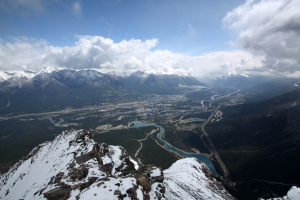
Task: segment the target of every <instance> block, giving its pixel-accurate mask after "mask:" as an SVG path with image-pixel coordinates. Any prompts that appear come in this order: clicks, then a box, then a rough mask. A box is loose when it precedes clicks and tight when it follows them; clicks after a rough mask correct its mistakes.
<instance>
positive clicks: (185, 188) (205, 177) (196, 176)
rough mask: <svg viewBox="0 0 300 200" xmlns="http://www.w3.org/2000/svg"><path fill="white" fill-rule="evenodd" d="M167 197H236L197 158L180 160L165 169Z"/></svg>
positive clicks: (219, 198)
mask: <svg viewBox="0 0 300 200" xmlns="http://www.w3.org/2000/svg"><path fill="white" fill-rule="evenodd" d="M164 186H165V188H166V191H167V192H166V194H165V196H166V199H177V200H179V199H205V200H209V199H211V200H221V199H226V200H230V199H234V198H233V197H232V196H231V195H229V194H228V192H227V191H226V190H225V189H224V188H223V185H222V184H221V183H219V182H217V181H216V180H215V179H214V178H213V176H212V173H211V172H210V171H209V169H208V168H207V167H206V165H205V164H204V163H200V162H198V161H197V159H196V158H186V159H182V160H178V161H177V162H175V163H174V164H173V165H172V166H171V167H170V168H169V169H167V170H165V171H164Z"/></svg>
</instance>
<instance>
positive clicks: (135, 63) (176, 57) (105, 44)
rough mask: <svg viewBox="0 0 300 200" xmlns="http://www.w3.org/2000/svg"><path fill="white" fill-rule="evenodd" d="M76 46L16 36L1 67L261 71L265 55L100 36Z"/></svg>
mask: <svg viewBox="0 0 300 200" xmlns="http://www.w3.org/2000/svg"><path fill="white" fill-rule="evenodd" d="M77 37H78V41H77V42H76V43H75V44H74V46H65V47H54V46H51V45H49V44H47V43H46V42H45V41H44V40H34V39H28V38H16V39H15V42H14V43H8V42H4V41H2V42H1V43H0V69H1V70H5V71H8V70H20V69H28V70H35V71H38V70H42V69H43V68H44V67H47V66H49V67H52V68H69V69H97V70H100V71H103V72H106V71H126V72H130V71H136V70H147V71H152V72H157V73H175V72H181V73H190V74H192V75H194V76H199V75H204V74H208V73H216V72H219V73H222V72H226V73H228V72H230V73H245V72H249V71H260V70H261V67H262V62H261V60H262V58H261V57H254V56H253V55H251V54H250V53H247V52H244V51H232V52H221V51H220V52H213V53H209V54H204V55H200V56H188V55H183V54H178V53H173V52H171V51H167V50H156V51H153V50H152V48H153V47H155V46H156V45H157V44H158V40H157V39H151V40H145V41H142V40H138V39H131V40H123V41H121V42H119V43H116V42H114V41H113V40H111V39H109V38H103V37H100V36H77Z"/></svg>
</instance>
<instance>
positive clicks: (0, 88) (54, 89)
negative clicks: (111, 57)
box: [0, 68, 205, 114]
mask: <svg viewBox="0 0 300 200" xmlns="http://www.w3.org/2000/svg"><path fill="white" fill-rule="evenodd" d="M0 78H1V79H0V94H1V96H0V111H1V112H2V114H8V113H16V112H19V113H20V112H25V113H26V112H40V111H53V110H61V109H65V108H66V107H82V106H90V105H99V104H100V103H103V102H116V101H117V99H118V98H117V96H118V95H119V94H120V93H122V92H125V93H129V96H130V95H131V94H133V93H138V94H184V93H185V92H186V91H187V90H191V89H192V88H189V87H190V86H197V87H198V86H199V87H200V86H204V85H205V84H203V83H201V82H200V81H198V80H197V79H195V78H194V77H192V76H187V75H178V74H152V73H149V72H141V71H137V72H135V73H133V74H131V75H128V76H125V75H124V74H118V73H107V74H104V73H101V72H98V71H95V70H69V69H61V70H51V69H48V68H47V69H45V70H43V71H41V72H39V73H34V72H28V71H27V72H23V71H21V72H1V73H0ZM129 98H131V97H129ZM29 108H30V109H29Z"/></svg>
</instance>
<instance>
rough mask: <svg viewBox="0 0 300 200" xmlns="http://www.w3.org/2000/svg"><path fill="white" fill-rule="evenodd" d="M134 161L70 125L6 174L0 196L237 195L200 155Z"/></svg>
mask: <svg viewBox="0 0 300 200" xmlns="http://www.w3.org/2000/svg"><path fill="white" fill-rule="evenodd" d="M135 163H136V162H135V161H134V160H132V159H131V158H130V157H129V156H128V155H127V153H126V150H125V149H124V148H123V147H120V146H111V145H107V144H105V143H101V144H98V143H96V142H95V141H94V137H93V135H92V134H91V133H89V132H87V131H83V130H70V131H65V132H63V133H62V134H61V135H59V136H57V137H56V138H55V139H54V140H53V141H52V142H45V143H43V144H40V145H39V146H37V147H35V148H34V149H33V150H32V151H31V153H30V154H29V155H28V156H26V157H25V158H23V159H21V160H20V161H19V162H18V163H16V164H15V165H14V166H13V167H12V168H11V169H10V170H9V171H8V172H7V173H5V174H4V175H2V176H1V178H0V199H7V200H9V199H14V200H15V199H48V200H56V199H61V200H65V199H70V200H71V199H74V200H78V199H89V200H90V199H233V198H232V197H231V196H230V195H229V194H228V193H227V192H226V190H224V188H223V186H222V185H221V184H220V183H218V182H217V181H216V180H215V179H214V178H213V177H212V174H211V172H210V171H209V170H208V168H207V167H206V166H205V165H204V164H202V163H199V162H198V161H197V160H196V159H192V158H189V159H182V160H179V161H177V162H176V163H174V164H173V165H172V166H171V167H170V168H169V169H167V170H165V171H161V170H160V168H158V167H154V166H138V165H136V164H135Z"/></svg>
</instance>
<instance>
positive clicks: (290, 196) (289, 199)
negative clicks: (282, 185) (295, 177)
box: [262, 186, 300, 200]
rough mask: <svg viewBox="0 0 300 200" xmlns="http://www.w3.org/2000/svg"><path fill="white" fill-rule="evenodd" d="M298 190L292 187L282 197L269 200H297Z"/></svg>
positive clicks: (298, 196) (299, 196)
mask: <svg viewBox="0 0 300 200" xmlns="http://www.w3.org/2000/svg"><path fill="white" fill-rule="evenodd" d="M299 199H300V188H299V187H296V186H293V187H292V188H291V189H290V190H289V191H288V193H287V195H286V196H284V197H278V198H272V199H270V200H299ZM262 200H263V199H262Z"/></svg>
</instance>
